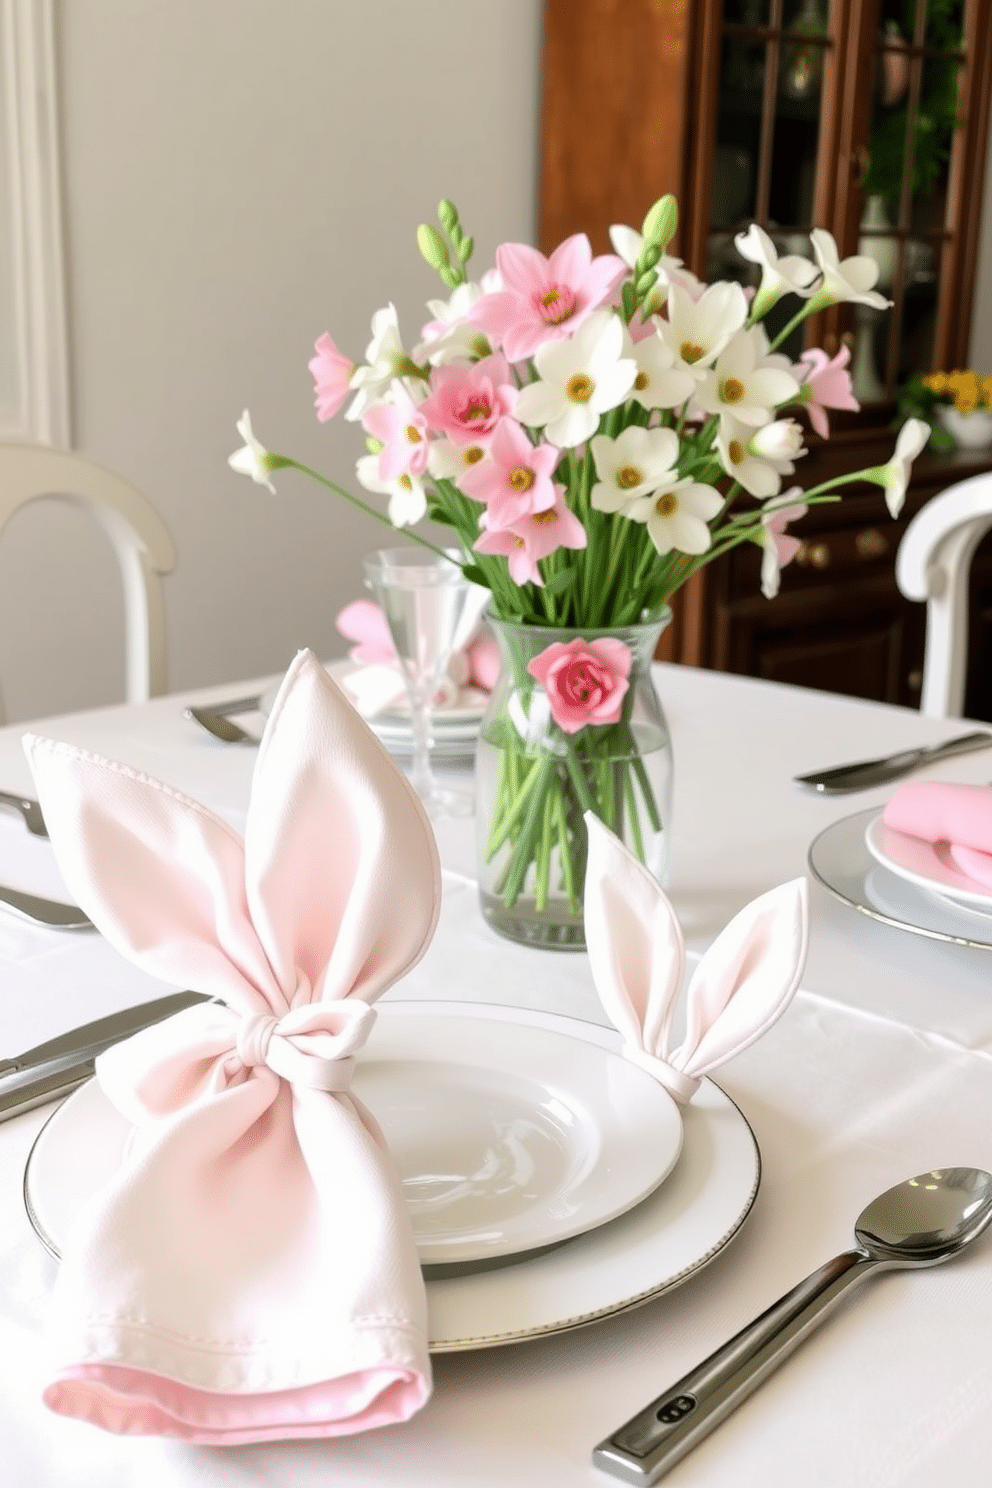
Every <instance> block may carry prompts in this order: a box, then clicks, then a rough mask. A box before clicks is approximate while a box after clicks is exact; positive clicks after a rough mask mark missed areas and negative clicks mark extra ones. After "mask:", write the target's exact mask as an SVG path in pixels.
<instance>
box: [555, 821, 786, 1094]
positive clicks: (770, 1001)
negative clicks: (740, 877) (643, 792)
mask: <svg viewBox="0 0 992 1488" xmlns="http://www.w3.org/2000/svg"><path fill="white" fill-rule="evenodd" d="M585 820H586V825H587V827H588V829H589V858H588V862H587V864H586V888H585V930H586V946H587V948H588V952H589V961H590V965H591V967H592V975H593V981H594V982H595V984H596V990H597V992H598V993H599V997H600V1001H601V1002H602V1004H603V1007H604V1009H605V1011H606V1013H607V1014H608V1016H609V1018H610V1020H611V1022H612V1023H613V1024H614V1026H615V1027H616V1028H617V1029H618V1030H619V1032H620V1033H621V1034H622V1035H623V1039H624V1049H623V1052H624V1054H625V1055H626V1056H627V1058H628V1059H631V1060H632V1061H633V1062H634V1063H636V1064H639V1065H640V1066H641V1067H642V1068H643V1069H646V1070H647V1071H648V1072H649V1073H650V1074H652V1075H654V1077H655V1079H656V1080H658V1081H659V1082H660V1083H661V1084H662V1085H664V1087H665V1089H666V1090H667V1091H668V1092H669V1094H670V1095H671V1096H672V1097H673V1098H674V1099H675V1100H676V1101H677V1102H678V1103H679V1105H685V1104H686V1103H687V1102H688V1101H690V1100H691V1099H692V1097H693V1095H694V1094H695V1092H696V1090H697V1089H698V1087H699V1081H700V1079H701V1078H702V1076H703V1075H705V1074H708V1073H709V1072H710V1070H713V1069H716V1068H717V1066H718V1065H721V1064H724V1063H726V1061H727V1060H728V1059H732V1058H733V1056H734V1055H735V1054H739V1053H741V1051H742V1050H744V1049H746V1048H747V1047H748V1045H749V1044H753V1043H754V1041H755V1039H758V1038H760V1037H761V1035H762V1034H763V1033H765V1032H766V1031H767V1030H768V1029H769V1028H770V1027H771V1026H772V1024H773V1023H774V1022H776V1020H777V1019H778V1018H780V1017H781V1015H782V1014H783V1013H784V1012H785V1009H786V1008H787V1007H788V1005H789V1003H790V1002H791V1000H792V996H793V993H794V992H795V991H796V988H797V987H798V986H799V978H800V977H801V976H802V971H803V966H804V965H805V962H806V948H807V944H808V939H809V926H808V907H807V897H808V895H807V888H806V880H805V879H803V878H798V879H795V880H794V881H793V882H792V883H787V884H782V885H781V887H780V888H777V889H772V890H771V891H770V892H769V893H767V894H762V895H761V897H760V898H758V899H755V900H753V901H752V902H751V903H750V904H748V905H746V906H745V908H744V909H742V910H741V912H740V913H739V914H738V915H735V917H734V918H733V919H732V920H731V922H730V924H729V925H727V927H726V929H724V930H723V931H721V933H720V934H719V935H718V936H717V938H716V940H715V941H714V942H713V944H712V945H711V946H710V947H709V949H708V950H707V951H706V953H705V955H704V956H703V958H702V960H701V961H700V962H699V965H698V966H697V967H696V970H695V972H694V973H693V976H692V979H691V981H690V983H689V988H688V992H687V994H686V1016H685V1032H684V1035H683V1038H682V1041H681V1042H680V1043H679V1044H678V1046H677V1047H675V1045H674V1036H673V1029H672V1024H673V1020H674V1014H675V1008H676V1004H677V1001H678V996H679V989H680V988H681V985H682V978H683V975H684V971H685V946H684V944H683V940H682V932H681V930H680V928H679V923H678V920H677V919H676V918H675V911H674V910H673V909H672V906H671V904H670V903H669V901H668V899H667V898H666V896H665V894H664V893H663V891H662V889H661V887H660V886H659V884H658V883H657V881H656V880H655V879H654V878H652V876H651V874H650V873H649V872H648V871H647V869H646V868H645V867H644V866H643V864H641V863H639V862H638V861H637V859H636V858H635V857H634V856H633V854H632V853H630V852H628V850H627V849H626V848H625V847H624V845H623V843H622V842H620V840H619V839H618V838H617V837H616V836H615V835H614V834H613V833H612V832H611V831H610V830H609V828H608V827H605V826H604V825H603V823H602V822H601V821H600V820H599V819H598V818H597V817H595V816H593V815H592V814H591V813H590V812H587V813H586V817H585Z"/></svg>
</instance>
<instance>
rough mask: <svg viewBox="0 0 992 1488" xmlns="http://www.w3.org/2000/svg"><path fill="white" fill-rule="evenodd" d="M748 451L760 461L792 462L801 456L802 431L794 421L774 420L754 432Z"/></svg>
mask: <svg viewBox="0 0 992 1488" xmlns="http://www.w3.org/2000/svg"><path fill="white" fill-rule="evenodd" d="M748 449H749V451H750V452H751V454H752V455H757V456H758V458H759V459H762V460H794V459H795V458H796V456H797V455H801V454H803V431H802V429H801V428H800V426H799V425H798V424H797V423H796V421H795V419H776V420H775V422H774V423H772V424H765V425H764V426H763V427H762V428H760V429H756V430H755V431H754V434H753V435H752V436H751V441H750V443H749V444H748Z"/></svg>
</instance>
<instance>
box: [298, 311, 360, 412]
mask: <svg viewBox="0 0 992 1488" xmlns="http://www.w3.org/2000/svg"><path fill="white" fill-rule="evenodd" d="M314 351H315V352H316V353H317V355H316V356H315V357H313V358H312V360H311V361H309V362H308V363H307V366H308V367H309V369H310V371H311V373H312V374H313V381H314V393H315V394H316V397H315V399H314V401H315V403H316V406H317V417H318V418H319V419H320V422H321V423H322V424H326V423H327V420H328V419H332V418H333V417H334V415H335V414H336V413H337V411H338V409H339V408H340V407H341V405H342V403H343V402H344V401H345V399H346V398H347V396H348V393H349V392H350V390H351V379H352V377H353V375H354V373H355V370H356V367H357V365H358V364H357V363H356V362H353V361H351V360H350V358H348V357H346V356H345V355H344V352H341V351H338V349H337V347H336V346H335V345H334V342H333V341H332V340H331V338H330V336H328V335H327V334H326V333H325V334H324V335H323V336H321V337H320V339H319V340H318V341H317V342H316V343H315V344H314Z"/></svg>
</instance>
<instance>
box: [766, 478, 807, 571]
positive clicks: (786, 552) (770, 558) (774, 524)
mask: <svg viewBox="0 0 992 1488" xmlns="http://www.w3.org/2000/svg"><path fill="white" fill-rule="evenodd" d="M802 494H803V493H802V488H801V487H800V486H793V487H792V490H791V491H786V493H785V495H784V496H780V497H779V499H778V500H777V501H769V502H768V504H767V505H766V507H765V510H764V513H763V515H762V518H761V592H762V594H763V595H764V596H765V598H766V599H774V598H775V596H776V594H777V593H778V591H779V584H780V580H781V574H782V569H783V568H784V567H785V565H786V564H787V563H791V562H792V560H793V558H794V557H795V556H796V554H797V553H798V552H799V548H800V546H801V544H800V542H799V539H798V538H796V537H790V536H789V534H788V533H787V532H786V530H785V529H786V527H787V525H788V524H789V522H795V521H797V520H798V519H799V518H800V517H804V516H805V515H806V511H807V506H806V503H805V501H796V497H797V496H802Z"/></svg>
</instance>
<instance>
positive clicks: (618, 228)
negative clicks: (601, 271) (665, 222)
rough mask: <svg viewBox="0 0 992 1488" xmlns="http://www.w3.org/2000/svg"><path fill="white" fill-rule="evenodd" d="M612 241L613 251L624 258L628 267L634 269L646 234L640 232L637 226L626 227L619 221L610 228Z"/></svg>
mask: <svg viewBox="0 0 992 1488" xmlns="http://www.w3.org/2000/svg"><path fill="white" fill-rule="evenodd" d="M610 242H611V243H612V244H613V252H614V253H615V254H616V255H617V256H618V257H619V258H622V259H623V261H624V263H625V264H626V265H627V267H628V269H632V268H633V267H634V265H635V263H636V262H637V260H638V259H639V258H640V256H641V252H642V250H643V248H644V234H643V233H639V232H638V231H637V229H636V228H633V227H625V226H624V225H623V223H622V222H617V223H614V225H613V226H612V227H611V228H610Z"/></svg>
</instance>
